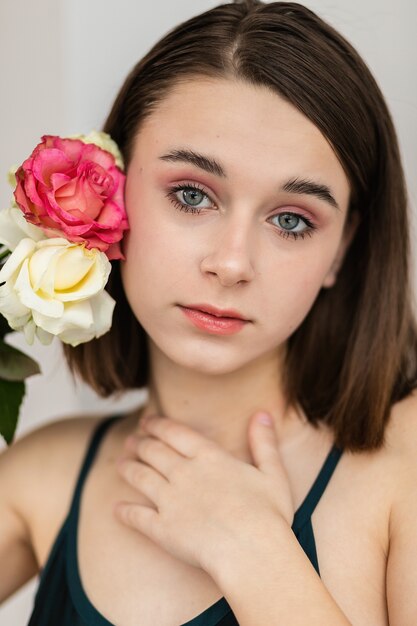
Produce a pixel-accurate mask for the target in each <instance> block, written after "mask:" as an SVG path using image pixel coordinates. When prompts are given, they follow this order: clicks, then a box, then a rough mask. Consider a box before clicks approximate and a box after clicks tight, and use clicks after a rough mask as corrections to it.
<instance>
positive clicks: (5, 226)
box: [0, 205, 45, 250]
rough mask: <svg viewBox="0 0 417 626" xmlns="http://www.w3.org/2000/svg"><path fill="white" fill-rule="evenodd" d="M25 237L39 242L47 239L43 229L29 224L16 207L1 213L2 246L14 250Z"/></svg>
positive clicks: (0, 236) (0, 237)
mask: <svg viewBox="0 0 417 626" xmlns="http://www.w3.org/2000/svg"><path fill="white" fill-rule="evenodd" d="M24 237H30V238H31V239H34V240H35V241H39V240H40V239H45V234H44V232H43V231H42V229H41V228H39V227H38V226H34V225H33V224H30V223H29V222H27V221H26V219H25V217H24V215H23V212H22V211H21V210H20V209H19V208H17V207H16V206H14V205H12V206H10V207H9V208H8V209H3V210H2V211H0V244H3V245H5V246H6V248H8V249H9V250H14V249H15V248H16V246H17V244H18V243H19V241H20V240H21V239H23V238H24Z"/></svg>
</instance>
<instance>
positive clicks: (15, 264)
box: [0, 237, 36, 283]
mask: <svg viewBox="0 0 417 626" xmlns="http://www.w3.org/2000/svg"><path fill="white" fill-rule="evenodd" d="M35 248H36V242H35V241H33V240H32V239H29V238H28V237H25V238H24V239H21V240H20V241H19V243H18V244H17V246H16V248H15V249H14V250H13V252H12V254H11V255H10V256H9V258H8V259H7V261H6V263H5V264H4V265H3V267H2V268H1V270H0V283H2V282H3V281H7V280H9V279H10V278H11V276H13V274H14V273H15V272H16V271H17V270H18V269H19V267H20V266H21V264H22V263H23V261H24V259H26V257H27V256H28V255H30V254H31V253H32V252H33V250H34V249H35Z"/></svg>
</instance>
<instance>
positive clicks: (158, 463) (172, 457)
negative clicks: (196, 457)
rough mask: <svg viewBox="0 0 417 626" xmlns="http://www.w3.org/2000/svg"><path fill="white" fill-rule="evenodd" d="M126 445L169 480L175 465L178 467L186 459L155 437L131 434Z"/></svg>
mask: <svg viewBox="0 0 417 626" xmlns="http://www.w3.org/2000/svg"><path fill="white" fill-rule="evenodd" d="M125 447H126V448H127V449H128V450H129V451H130V452H133V453H135V454H136V456H137V457H139V458H140V459H141V460H142V461H145V462H146V463H147V464H148V465H149V466H151V467H153V468H155V469H156V470H157V471H158V472H159V473H160V474H162V476H164V477H165V478H166V479H167V480H169V477H170V475H171V474H172V471H173V469H174V467H177V466H178V463H179V462H181V461H184V459H185V457H183V456H182V455H181V454H179V453H178V452H177V451H176V450H174V449H173V448H171V446H168V445H167V444H166V443H164V442H163V441H160V440H159V439H155V437H141V436H138V435H130V436H129V437H128V438H127V439H126V441H125Z"/></svg>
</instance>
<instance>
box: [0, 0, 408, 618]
mask: <svg viewBox="0 0 417 626" xmlns="http://www.w3.org/2000/svg"><path fill="white" fill-rule="evenodd" d="M104 130H105V131H106V132H108V133H109V134H110V135H111V136H112V138H113V139H114V140H115V141H116V142H117V144H118V146H119V148H120V150H121V152H122V154H123V157H124V159H125V162H126V166H127V179H126V189H125V202H126V208H127V212H128V218H129V224H130V230H129V232H128V233H127V234H126V236H125V237H124V239H123V253H124V255H125V260H122V261H113V262H112V264H113V268H112V272H111V275H110V280H109V284H108V291H109V292H110V294H111V295H112V296H113V297H114V299H115V300H116V302H117V305H116V308H115V311H114V316H113V324H112V328H111V330H110V332H108V333H107V334H105V335H103V336H102V337H100V338H98V339H94V340H92V341H89V342H87V343H83V344H80V345H78V346H77V347H70V346H65V355H66V357H67V359H68V362H69V364H70V366H71V368H72V370H73V371H74V372H76V373H77V374H78V375H80V376H81V377H82V378H83V379H84V380H85V381H87V382H88V383H89V384H90V385H92V386H93V387H94V388H95V389H96V390H97V391H98V392H99V393H101V394H102V395H103V396H108V395H110V394H112V393H114V392H116V391H123V390H126V389H131V388H143V387H146V388H147V390H148V399H147V401H146V403H145V404H144V405H143V406H142V407H139V408H138V410H137V411H135V412H133V413H131V414H128V415H120V416H117V417H116V416H112V417H110V418H108V417H105V418H104V419H103V417H102V416H101V417H97V418H96V417H77V418H71V419H66V420H62V421H57V422H54V423H50V424H48V425H46V426H44V427H42V428H39V429H37V430H35V431H33V432H31V433H30V434H28V435H26V436H25V437H22V438H21V439H20V440H19V441H17V442H16V443H15V444H14V445H13V446H11V447H10V448H9V449H8V450H7V451H6V452H5V453H3V455H2V457H1V462H0V469H1V496H0V505H1V509H0V510H1V515H0V529H1V532H0V558H1V562H2V563H7V564H8V565H7V568H5V567H3V568H2V569H1V572H0V596H1V598H3V599H4V598H6V597H8V596H9V595H10V594H12V593H13V592H14V591H15V590H16V589H18V588H19V587H20V586H21V585H23V584H24V583H25V582H26V581H27V580H28V579H29V578H31V577H32V576H33V575H35V574H36V573H37V572H40V573H41V576H40V584H39V588H38V592H37V596H36V599H35V605H34V610H33V613H32V616H31V619H30V622H29V623H30V625H31V626H35V625H36V626H49V625H52V624H53V625H56V624H60V625H61V624H62V625H64V626H66V625H70V624H71V626H77V625H79V626H87V625H88V626H90V625H93V624H94V625H102V626H105V625H110V626H111V625H112V624H117V625H118V626H133V625H134V624H135V625H137V624H140V625H141V626H155V625H156V624H157V625H158V626H178V624H182V625H183V626H185V624H187V626H214V625H217V624H219V625H223V626H226V625H236V624H240V625H241V626H258V625H262V626H263V625H265V624H271V625H272V624H274V625H275V624H277V625H278V624H280V625H281V624H285V625H288V626H290V625H291V626H295V625H303V626H304V625H305V624H309V625H313V624H314V625H320V626H323V625H327V624H328V625H332V626H336V625H341V626H342V625H343V626H345V625H347V624H353V625H354V626H361V625H363V626H365V625H366V626H370V625H371V624H372V625H375V626H384V625H388V624H395V625H396V626H411V625H414V624H415V623H416V621H417V599H416V594H415V593H414V590H415V588H416V583H417V573H416V567H415V563H416V561H417V539H416V536H417V535H416V532H415V528H416V522H415V520H416V519H417V498H416V484H417V462H416V458H417V457H416V454H415V450H416V441H417V400H416V397H415V393H414V391H413V390H414V389H415V387H416V355H417V341H416V336H417V335H416V327H415V322H414V318H413V312H412V305H411V302H412V297H411V282H410V259H409V254H410V252H409V248H410V243H409V232H410V230H409V229H410V227H409V217H408V214H407V200H406V191H405V184H404V178H403V172H402V169H401V162H400V156H399V151H398V145H397V139H396V135H395V131H394V128H393V125H392V121H391V117H390V114H389V112H388V110H387V107H386V104H385V102H384V99H383V97H382V95H381V93H380V91H379V88H378V86H377V85H376V83H375V81H374V79H373V78H372V76H371V74H370V72H369V70H368V69H367V67H366V66H365V64H364V63H363V61H362V60H361V59H360V58H359V56H358V54H357V53H356V52H355V51H354V50H353V49H352V47H351V46H350V45H349V44H348V43H347V42H346V41H345V40H344V39H343V37H341V35H339V34H338V33H337V32H335V30H334V29H333V28H331V27H330V26H329V25H327V24H326V23H324V22H323V21H322V20H321V19H320V18H318V17H317V16H316V15H315V14H314V13H312V12H311V11H309V10H308V9H306V8H304V7H303V6H302V5H299V4H295V3H286V2H273V3H269V4H266V3H263V2H259V1H257V0H253V1H249V0H248V1H247V2H242V3H234V4H233V3H232V4H224V5H221V6H218V7H216V8H214V9H212V10H210V11H207V12H205V13H203V14H201V15H198V16H196V17H194V18H192V19H190V20H188V21H187V22H185V23H183V24H180V25H179V26H178V27H177V28H175V29H173V30H172V31H171V32H170V33H168V34H167V35H166V36H165V37H164V38H163V39H162V40H161V41H160V42H158V43H157V44H156V45H155V46H154V47H153V48H152V50H151V51H150V52H149V53H148V54H147V55H146V56H145V57H144V58H143V59H142V60H141V61H140V62H139V63H138V65H137V66H136V67H135V68H134V69H133V70H132V72H131V73H130V75H129V76H128V78H127V80H126V82H125V84H124V86H123V87H122V89H121V91H120V93H119V95H118V97H117V99H116V102H115V104H114V106H113V109H112V111H111V113H110V115H109V118H108V120H107V123H106V125H105V129H104ZM261 415H263V416H264V417H265V415H266V417H269V418H271V420H272V424H269V425H268V423H267V420H264V422H262V421H260V420H259V419H258V418H259V417H260V416H261ZM152 416H153V417H152ZM146 417H148V418H149V419H147V420H145V418H146ZM129 436H130V437H129Z"/></svg>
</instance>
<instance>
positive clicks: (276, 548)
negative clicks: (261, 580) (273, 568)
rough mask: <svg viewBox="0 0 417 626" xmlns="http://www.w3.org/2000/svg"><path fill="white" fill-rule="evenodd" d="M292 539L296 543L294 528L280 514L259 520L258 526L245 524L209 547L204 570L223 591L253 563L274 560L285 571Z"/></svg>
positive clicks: (205, 556) (203, 565) (238, 526)
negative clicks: (287, 549) (287, 548)
mask: <svg viewBox="0 0 417 626" xmlns="http://www.w3.org/2000/svg"><path fill="white" fill-rule="evenodd" d="M293 540H295V541H296V539H295V536H294V534H293V532H292V530H291V527H290V526H289V525H288V523H287V522H286V520H285V519H284V518H283V517H280V516H278V515H276V516H271V518H268V519H265V518H263V519H262V520H258V523H257V524H256V527H253V526H248V525H246V524H244V523H242V524H239V525H237V526H236V528H235V531H234V532H233V534H231V535H229V536H228V537H225V538H223V539H222V540H220V541H219V540H218V541H216V543H215V546H214V547H213V546H211V547H207V550H206V553H205V555H204V563H203V564H202V567H203V569H204V570H205V571H206V572H207V573H208V574H209V575H210V577H211V578H212V579H213V580H214V581H215V583H216V584H217V586H218V587H219V588H220V589H224V588H227V586H228V584H229V582H231V581H234V580H235V578H236V576H237V575H239V573H242V574H243V572H244V571H245V570H246V569H247V568H250V567H251V564H254V563H264V562H265V561H268V560H270V559H271V557H273V558H274V561H275V563H276V564H277V565H278V563H279V562H282V563H283V568H284V567H285V565H284V562H285V553H286V547H287V546H288V545H289V544H290V543H291V542H292V541H293Z"/></svg>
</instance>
